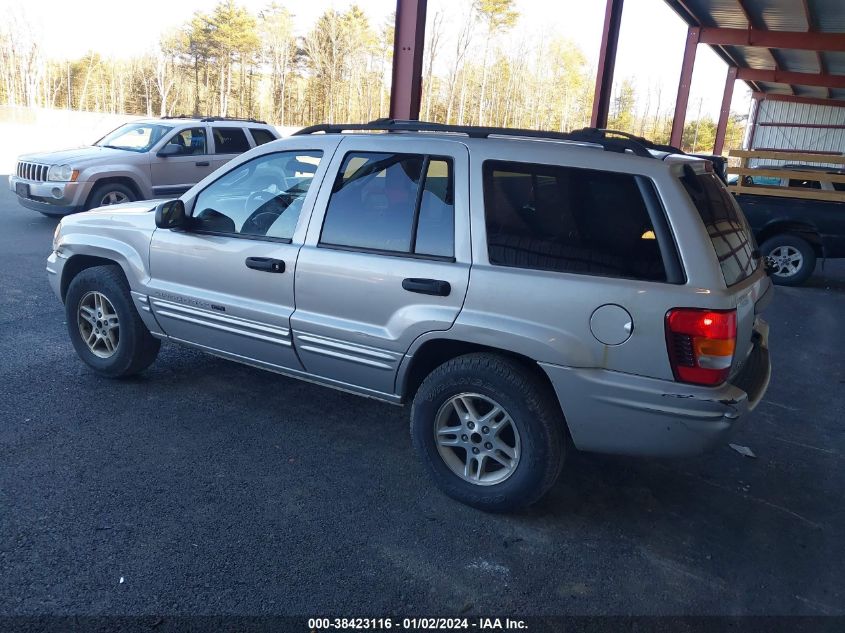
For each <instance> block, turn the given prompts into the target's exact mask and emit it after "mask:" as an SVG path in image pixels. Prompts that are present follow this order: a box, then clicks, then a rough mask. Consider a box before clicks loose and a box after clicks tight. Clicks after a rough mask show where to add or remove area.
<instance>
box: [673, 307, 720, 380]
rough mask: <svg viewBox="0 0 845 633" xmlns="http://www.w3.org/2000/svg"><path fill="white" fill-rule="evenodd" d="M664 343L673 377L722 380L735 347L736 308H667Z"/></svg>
mask: <svg viewBox="0 0 845 633" xmlns="http://www.w3.org/2000/svg"><path fill="white" fill-rule="evenodd" d="M666 346H667V348H668V350H669V361H670V363H671V364H672V371H673V372H674V373H675V380H679V381H681V382H689V383H693V384H696V385H708V386H713V385H720V384H722V383H723V382H725V381H726V380H727V379H728V374H729V373H730V371H731V365H732V364H733V359H734V350H735V349H736V310H700V309H698V308H674V309H672V310H669V312H668V313H667V314H666Z"/></svg>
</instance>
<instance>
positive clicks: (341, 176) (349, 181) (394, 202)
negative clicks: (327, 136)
mask: <svg viewBox="0 0 845 633" xmlns="http://www.w3.org/2000/svg"><path fill="white" fill-rule="evenodd" d="M454 242H455V209H454V199H453V183H452V163H451V161H450V160H449V159H447V158H439V157H434V156H422V155H418V154H382V153H372V152H352V153H350V154H347V155H346V157H345V158H344V161H343V164H342V165H341V168H340V171H339V173H338V175H337V178H336V180H335V183H334V187H333V188H332V195H331V198H330V199H329V204H328V208H327V210H326V219H325V221H324V223H323V232H322V235H321V237H320V243H321V244H324V245H328V246H341V247H345V248H352V249H360V250H369V251H377V252H385V253H401V254H409V255H411V254H413V255H425V256H431V257H447V258H451V257H452V256H453V255H454Z"/></svg>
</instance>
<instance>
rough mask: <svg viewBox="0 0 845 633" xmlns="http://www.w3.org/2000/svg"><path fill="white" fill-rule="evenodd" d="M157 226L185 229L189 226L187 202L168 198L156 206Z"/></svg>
mask: <svg viewBox="0 0 845 633" xmlns="http://www.w3.org/2000/svg"><path fill="white" fill-rule="evenodd" d="M156 226H157V227H158V228H160V229H185V228H187V226H188V216H187V215H186V213H185V203H184V202H182V201H181V200H179V199H178V198H177V199H176V200H168V201H167V202H162V203H161V204H160V205H158V206H157V207H156Z"/></svg>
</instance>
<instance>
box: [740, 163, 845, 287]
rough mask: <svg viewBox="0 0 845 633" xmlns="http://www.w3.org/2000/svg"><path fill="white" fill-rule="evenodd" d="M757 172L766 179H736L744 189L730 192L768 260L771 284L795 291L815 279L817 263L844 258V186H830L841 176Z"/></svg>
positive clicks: (792, 170)
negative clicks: (810, 279)
mask: <svg viewBox="0 0 845 633" xmlns="http://www.w3.org/2000/svg"><path fill="white" fill-rule="evenodd" d="M760 171H761V172H765V174H766V175H765V176H763V175H760V176H758V175H743V176H740V177H741V178H742V179H743V180H742V186H741V187H736V186H733V187H731V189H732V191H733V192H734V195H735V196H736V199H737V202H739V205H740V206H741V207H742V210H743V212H744V213H745V217H746V218H748V223H749V224H750V225H751V228H752V230H753V231H754V235H755V237H756V238H757V243H758V244H759V245H760V251H761V253H762V254H763V255H765V256H766V257H768V258H769V261H770V264H771V270H772V280H773V281H774V283H776V284H780V285H784V286H797V285H799V284H802V283H804V282H805V281H806V280H807V279H809V277H810V275H812V274H813V270H814V269H815V266H816V261H817V260H818V259H820V258H828V257H845V182H836V181H831V180H829V179H830V178H831V177H833V178H836V179H839V178H842V179H843V180H845V170H834V169H830V168H819V167H811V166H808V165H785V166H783V167H766V168H764V169H760ZM808 172H816V173H818V178H819V179H818V180H811V179H810V178H809V177H808ZM781 174H782V175H781ZM729 184H733V183H730V182H729ZM778 189H781V191H778ZM770 192H771V193H772V194H773V195H766V194H768V193H770ZM787 194H796V197H785V196H786V195H787ZM799 196H800V197H799Z"/></svg>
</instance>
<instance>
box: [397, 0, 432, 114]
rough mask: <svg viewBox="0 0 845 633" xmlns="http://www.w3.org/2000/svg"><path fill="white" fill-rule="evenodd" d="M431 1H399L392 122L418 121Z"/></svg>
mask: <svg viewBox="0 0 845 633" xmlns="http://www.w3.org/2000/svg"><path fill="white" fill-rule="evenodd" d="M427 4H428V0H396V31H395V33H394V36H393V83H392V84H391V87H390V118H392V119H419V118H420V98H421V95H422V67H423V47H424V46H425V15H426V8H427Z"/></svg>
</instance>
